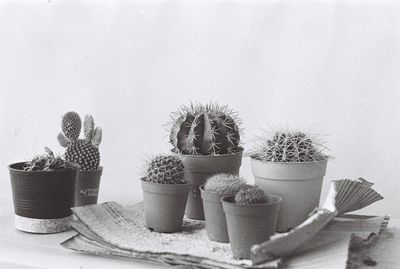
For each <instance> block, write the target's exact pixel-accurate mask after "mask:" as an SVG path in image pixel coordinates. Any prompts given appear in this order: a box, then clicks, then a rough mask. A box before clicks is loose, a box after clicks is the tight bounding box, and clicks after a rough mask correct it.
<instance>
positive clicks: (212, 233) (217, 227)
mask: <svg viewBox="0 0 400 269" xmlns="http://www.w3.org/2000/svg"><path fill="white" fill-rule="evenodd" d="M200 191H201V199H202V200H203V208H204V216H205V219H206V231H207V235H208V238H209V239H210V240H212V241H217V242H221V243H229V236H228V229H227V228H226V218H225V213H224V210H223V208H222V202H221V199H222V198H223V197H226V196H231V195H234V193H229V194H221V193H216V192H212V191H206V190H204V185H201V186H200Z"/></svg>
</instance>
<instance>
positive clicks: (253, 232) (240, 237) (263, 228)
mask: <svg viewBox="0 0 400 269" xmlns="http://www.w3.org/2000/svg"><path fill="white" fill-rule="evenodd" d="M267 198H268V202H267V203H263V204H252V205H238V204H236V203H235V202H234V196H228V197H225V198H222V206H223V209H224V212H225V216H226V223H227V227H228V234H229V240H230V243H231V248H232V253H233V257H234V258H236V259H249V258H250V249H251V247H252V246H253V245H254V244H259V243H262V242H264V241H267V240H268V239H269V238H270V237H271V235H273V234H274V233H275V231H276V223H277V219H278V212H279V207H280V203H281V201H282V198H280V197H278V196H274V195H268V196H267Z"/></svg>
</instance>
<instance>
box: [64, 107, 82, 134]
mask: <svg viewBox="0 0 400 269" xmlns="http://www.w3.org/2000/svg"><path fill="white" fill-rule="evenodd" d="M61 126H62V131H63V133H64V134H65V136H66V137H67V138H68V139H69V140H75V139H78V137H79V133H80V132H81V127H82V121H81V118H80V117H79V114H78V113H76V112H73V111H71V112H68V113H66V114H65V115H64V116H63V119H62V123H61Z"/></svg>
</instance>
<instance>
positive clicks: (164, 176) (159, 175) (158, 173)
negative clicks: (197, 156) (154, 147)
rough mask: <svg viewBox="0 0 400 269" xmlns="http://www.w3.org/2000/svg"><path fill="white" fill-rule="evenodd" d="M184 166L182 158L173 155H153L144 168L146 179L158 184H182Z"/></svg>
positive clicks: (183, 181)
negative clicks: (145, 168)
mask: <svg viewBox="0 0 400 269" xmlns="http://www.w3.org/2000/svg"><path fill="white" fill-rule="evenodd" d="M183 169H184V167H183V162H182V160H181V159H180V158H179V157H177V156H173V155H159V156H156V157H154V158H153V159H152V160H151V161H150V162H149V163H148V164H147V170H146V177H145V178H144V179H145V180H146V181H149V182H153V183H159V184H184V183H186V182H185V180H184V179H183V173H184V170H183Z"/></svg>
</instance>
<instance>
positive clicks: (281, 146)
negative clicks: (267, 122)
mask: <svg viewBox="0 0 400 269" xmlns="http://www.w3.org/2000/svg"><path fill="white" fill-rule="evenodd" d="M317 140H318V138H317V137H311V136H308V135H306V134H304V133H302V132H292V131H286V132H276V133H275V134H274V135H273V136H272V137H267V136H264V137H260V138H258V139H257V142H258V144H257V145H256V147H255V148H254V149H253V150H251V151H250V154H249V155H250V157H252V158H255V159H257V160H261V161H269V162H313V161H321V160H326V159H327V158H329V157H328V156H327V155H325V154H324V153H323V151H324V150H325V149H326V147H325V146H324V145H323V144H322V143H319V142H317Z"/></svg>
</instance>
